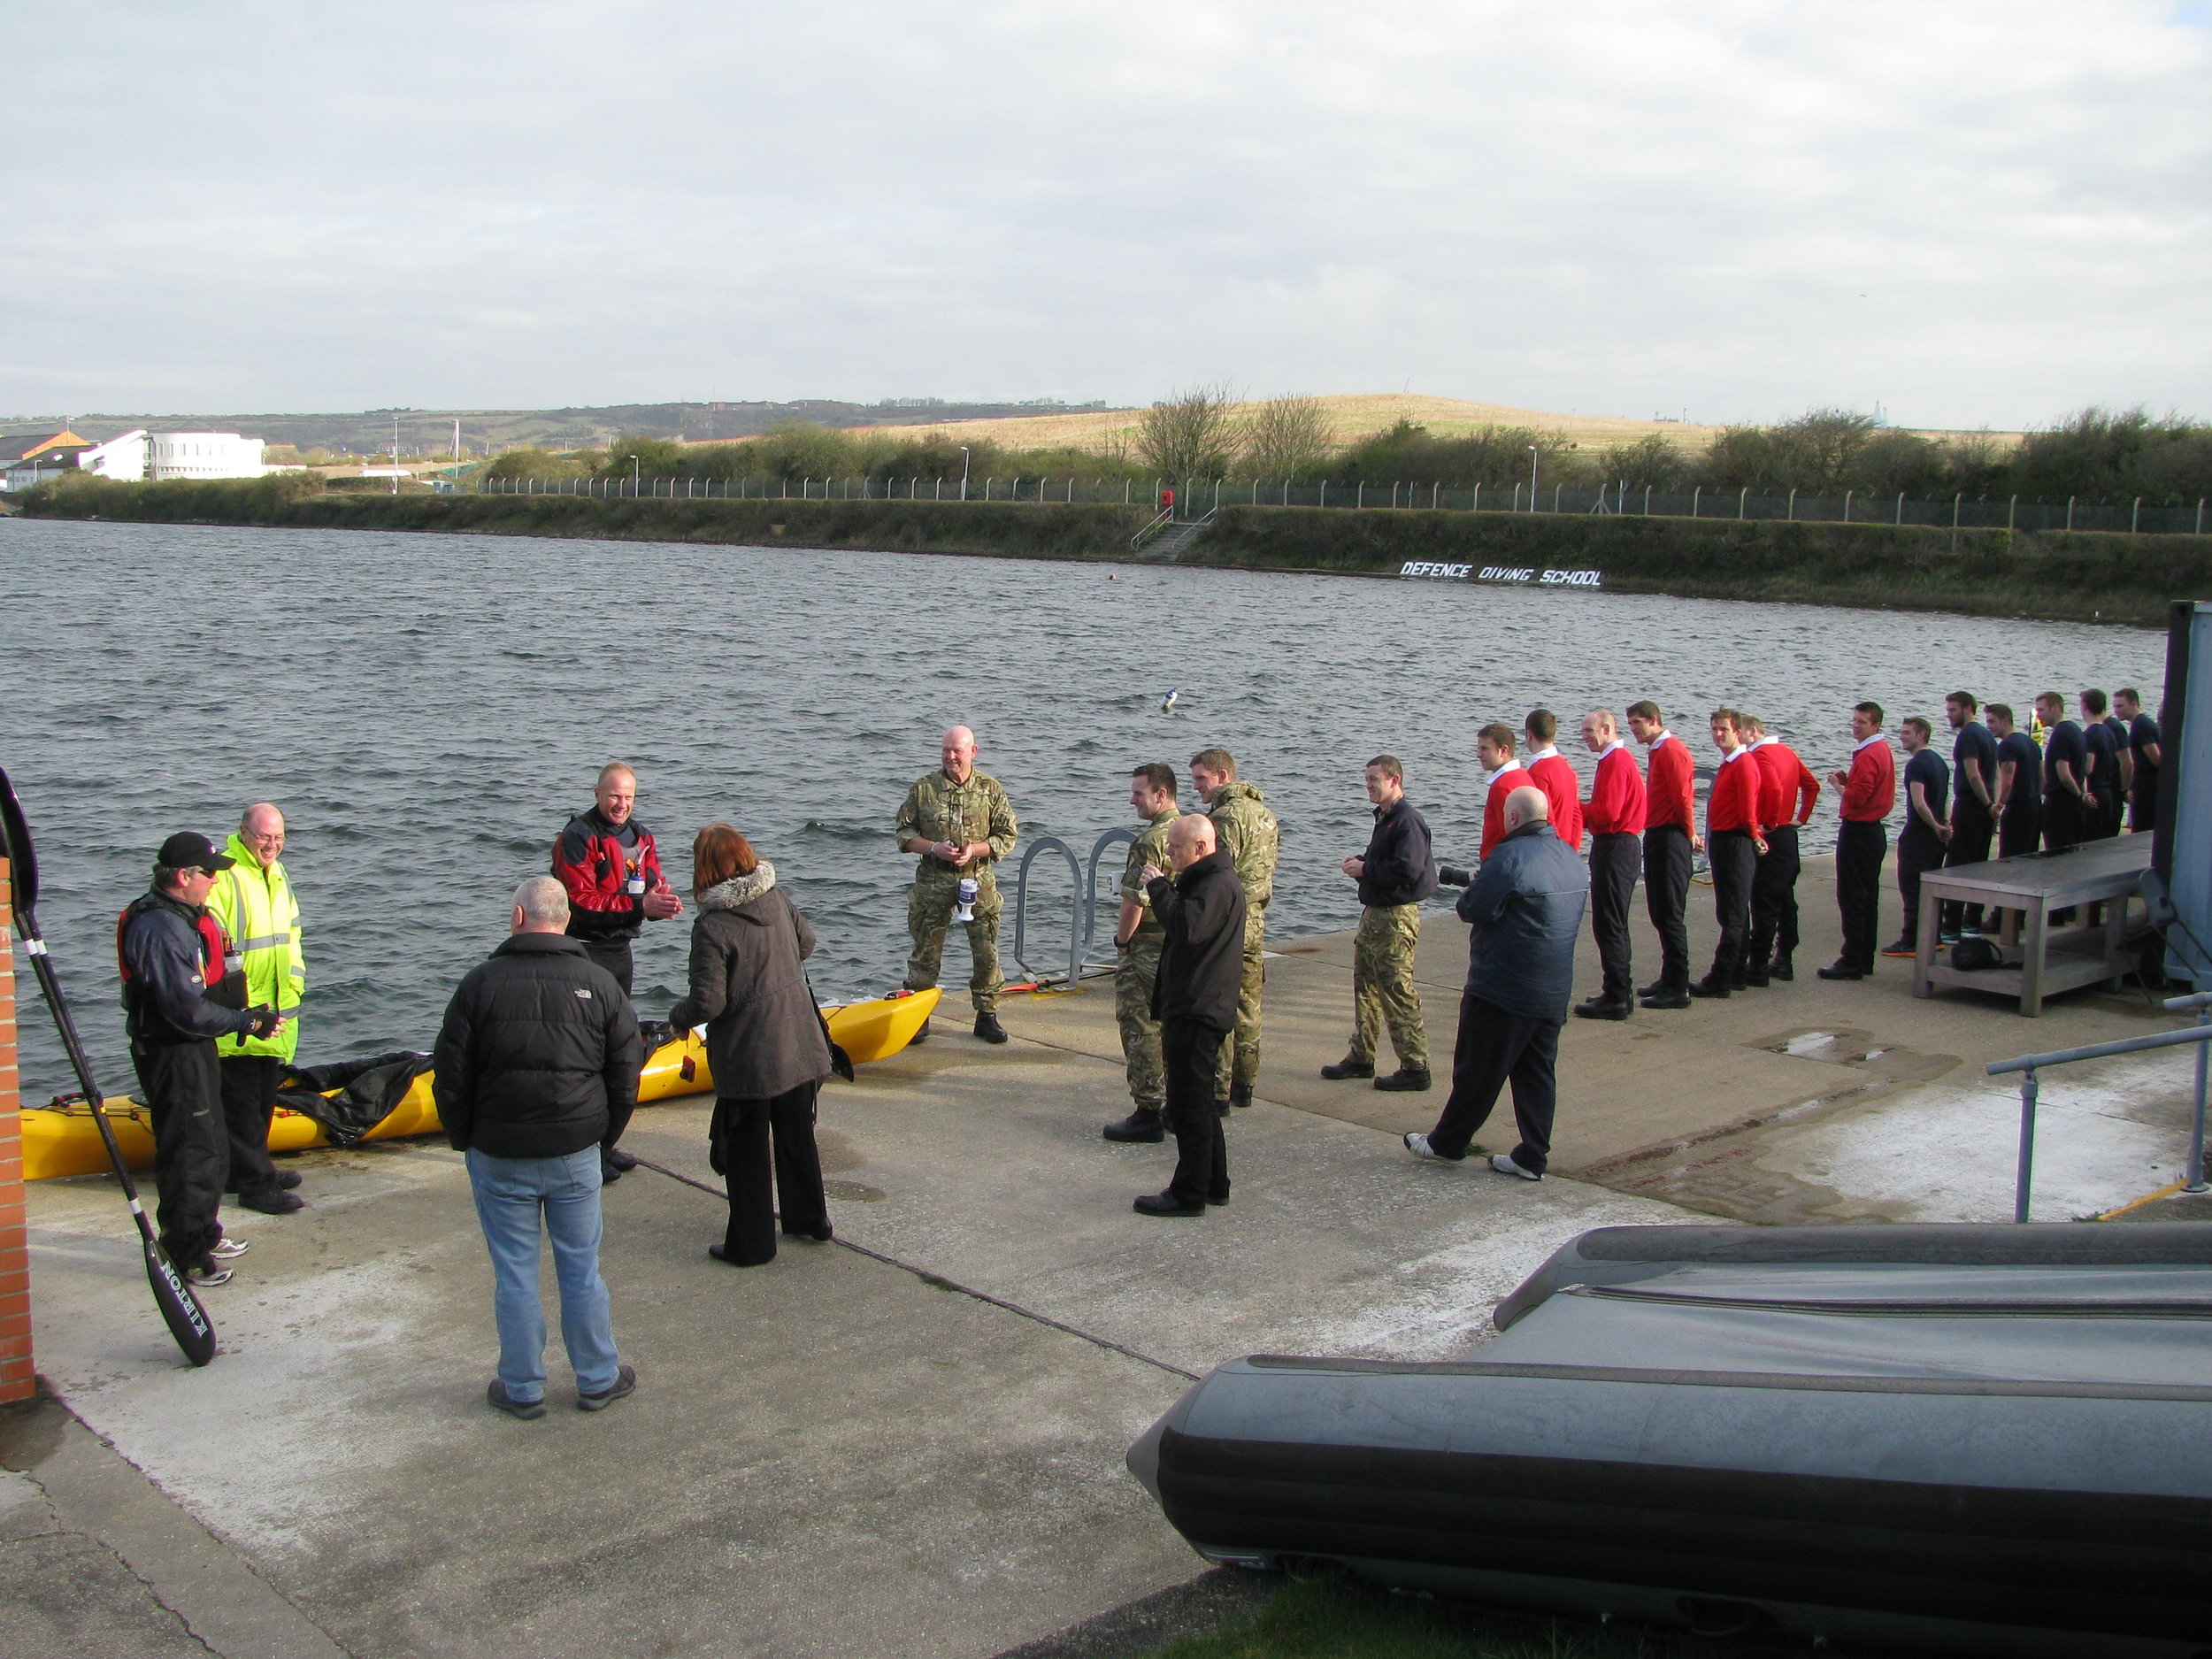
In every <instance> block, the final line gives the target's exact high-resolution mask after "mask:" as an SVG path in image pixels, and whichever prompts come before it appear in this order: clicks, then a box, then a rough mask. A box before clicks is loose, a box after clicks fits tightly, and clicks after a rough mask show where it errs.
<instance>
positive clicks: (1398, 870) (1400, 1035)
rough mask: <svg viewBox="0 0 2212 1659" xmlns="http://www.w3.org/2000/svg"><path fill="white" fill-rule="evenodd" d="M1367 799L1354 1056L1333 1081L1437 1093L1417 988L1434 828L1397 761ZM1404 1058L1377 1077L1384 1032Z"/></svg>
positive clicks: (1371, 781) (1378, 765)
mask: <svg viewBox="0 0 2212 1659" xmlns="http://www.w3.org/2000/svg"><path fill="white" fill-rule="evenodd" d="M1367 798H1368V800H1370V801H1371V802H1372V803H1374V807H1375V830H1374V833H1373V834H1371V836H1369V837H1368V840H1367V850H1366V851H1365V852H1364V853H1362V854H1360V855H1358V856H1355V857H1350V858H1347V859H1345V860H1344V863H1343V865H1342V868H1343V871H1344V873H1345V874H1346V875H1348V876H1349V877H1351V879H1353V880H1355V881H1356V882H1358V883H1359V902H1360V906H1361V908H1360V913H1359V932H1358V933H1357V934H1356V935H1355V936H1354V938H1353V941H1352V1048H1351V1051H1350V1052H1349V1053H1348V1054H1347V1055H1346V1056H1344V1058H1343V1059H1341V1060H1340V1061H1339V1062H1338V1063H1337V1064H1334V1065H1325V1066H1323V1067H1322V1068H1321V1075H1322V1076H1323V1077H1325V1078H1348V1077H1374V1078H1375V1087H1377V1088H1379V1089H1425V1088H1427V1087H1429V1045H1428V1039H1427V1037H1426V1036H1425V1035H1424V1034H1423V1033H1422V1029H1421V993H1420V992H1419V991H1418V990H1417V989H1416V988H1415V987H1414V983H1413V952H1414V948H1415V947H1416V946H1417V945H1418V944H1419V943H1420V942H1421V901H1422V900H1424V899H1425V898H1429V897H1431V896H1432V895H1434V893H1435V892H1436V875H1437V872H1436V856H1435V854H1434V853H1432V851H1431V850H1430V849H1429V826H1428V824H1427V822H1426V821H1425V819H1424V818H1422V817H1421V815H1420V814H1419V813H1418V812H1417V811H1415V810H1413V803H1411V802H1410V801H1409V800H1407V799H1406V775H1405V768H1404V767H1403V766H1402V765H1400V764H1399V763H1398V757H1396V756H1394V755H1378V756H1376V757H1375V758H1374V759H1372V760H1371V761H1369V762H1368V763H1367ZM1385 1025H1388V1026H1389V1028H1390V1046H1391V1047H1392V1048H1395V1049H1396V1050H1397V1051H1398V1069H1397V1070H1396V1071H1394V1072H1392V1073H1391V1074H1390V1075H1389V1076H1388V1077H1375V1052H1376V1048H1377V1046H1378V1045H1379V1043H1380V1042H1381V1041H1382V1033H1383V1027H1384V1026H1385Z"/></svg>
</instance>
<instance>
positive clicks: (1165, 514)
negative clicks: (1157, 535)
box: [1129, 507, 1175, 548]
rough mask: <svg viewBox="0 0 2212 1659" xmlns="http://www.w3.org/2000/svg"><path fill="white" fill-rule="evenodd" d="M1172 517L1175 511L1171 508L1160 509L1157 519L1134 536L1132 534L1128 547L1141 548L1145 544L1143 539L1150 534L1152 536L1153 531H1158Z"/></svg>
mask: <svg viewBox="0 0 2212 1659" xmlns="http://www.w3.org/2000/svg"><path fill="white" fill-rule="evenodd" d="M1174 517H1175V509H1174V508H1172V507H1163V508H1161V509H1160V513H1159V517H1157V518H1155V519H1153V520H1152V522H1151V523H1149V524H1148V525H1146V526H1144V528H1143V529H1141V530H1140V531H1138V532H1137V534H1134V535H1133V536H1131V537H1130V538H1129V545H1130V546H1131V547H1132V548H1141V547H1142V546H1143V545H1144V544H1145V539H1146V538H1147V537H1148V536H1149V535H1150V534H1152V533H1153V532H1154V531H1155V530H1157V529H1158V528H1159V527H1160V526H1162V525H1164V524H1165V523H1167V521H1168V520H1169V519H1171V518H1174Z"/></svg>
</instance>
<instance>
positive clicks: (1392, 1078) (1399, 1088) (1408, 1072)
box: [1375, 1065, 1429, 1094]
mask: <svg viewBox="0 0 2212 1659" xmlns="http://www.w3.org/2000/svg"><path fill="white" fill-rule="evenodd" d="M1375 1087H1377V1088H1379V1089H1384V1090H1386V1091H1389V1092H1392V1093H1396V1094H1418V1093H1420V1092H1421V1091H1422V1090H1423V1089H1425V1088H1427V1087H1429V1069H1428V1067H1426V1066H1422V1067H1420V1068H1418V1069H1416V1068H1414V1067H1412V1066H1407V1065H1402V1066H1400V1067H1399V1068H1398V1069H1397V1070H1396V1071H1393V1072H1392V1073H1391V1074H1390V1075H1389V1076H1388V1077H1379V1078H1377V1079H1375Z"/></svg>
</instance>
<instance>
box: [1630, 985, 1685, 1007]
mask: <svg viewBox="0 0 2212 1659" xmlns="http://www.w3.org/2000/svg"><path fill="white" fill-rule="evenodd" d="M1641 1000H1642V1002H1643V1005H1644V1006H1645V1007H1646V1008H1687V1007H1688V1006H1689V1005H1690V994H1689V993H1688V992H1687V991H1686V990H1684V989H1683V988H1682V987H1680V986H1678V985H1669V984H1667V983H1666V982H1665V981H1664V980H1662V981H1661V982H1660V983H1659V984H1657V985H1655V986H1653V987H1651V992H1650V995H1647V996H1645V997H1644V998H1642V999H1641Z"/></svg>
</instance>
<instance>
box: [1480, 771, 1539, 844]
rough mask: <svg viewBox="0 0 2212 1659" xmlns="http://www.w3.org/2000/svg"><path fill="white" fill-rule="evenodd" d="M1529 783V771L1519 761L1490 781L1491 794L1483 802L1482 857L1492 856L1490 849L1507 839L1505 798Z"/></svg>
mask: <svg viewBox="0 0 2212 1659" xmlns="http://www.w3.org/2000/svg"><path fill="white" fill-rule="evenodd" d="M1528 781H1529V775H1528V772H1527V771H1526V770H1525V768H1524V767H1523V766H1522V765H1521V763H1520V762H1518V761H1515V762H1514V763H1513V764H1511V765H1509V766H1508V767H1506V768H1505V769H1504V770H1503V771H1502V772H1499V773H1498V775H1497V776H1496V777H1494V778H1493V779H1491V780H1490V793H1489V794H1488V795H1485V796H1484V797H1483V800H1482V856H1484V857H1485V858H1487V857H1488V856H1490V849H1492V848H1493V847H1495V846H1496V845H1497V844H1498V843H1499V842H1500V841H1503V840H1504V839H1505V798H1506V796H1508V795H1511V794H1512V793H1513V792H1514V791H1515V790H1516V789H1517V788H1519V787H1521V786H1522V785H1523V784H1525V783H1526V782H1528Z"/></svg>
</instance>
